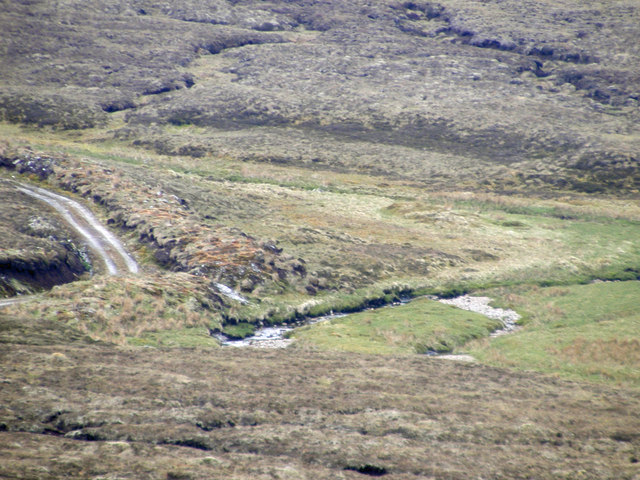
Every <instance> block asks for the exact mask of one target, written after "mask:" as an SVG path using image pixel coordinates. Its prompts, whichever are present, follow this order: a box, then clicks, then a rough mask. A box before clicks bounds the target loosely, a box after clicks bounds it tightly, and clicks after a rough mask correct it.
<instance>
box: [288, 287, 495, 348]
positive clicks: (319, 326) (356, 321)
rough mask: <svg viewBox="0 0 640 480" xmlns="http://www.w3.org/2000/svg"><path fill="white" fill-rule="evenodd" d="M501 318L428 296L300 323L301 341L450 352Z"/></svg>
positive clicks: (296, 335)
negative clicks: (327, 319) (314, 322)
mask: <svg viewBox="0 0 640 480" xmlns="http://www.w3.org/2000/svg"><path fill="white" fill-rule="evenodd" d="M500 325H501V323H500V322H499V321H496V320H491V319H489V318H487V317H485V316H483V315H479V314H477V313H472V312H467V311H464V310H460V309H458V308H455V307H451V306H448V305H444V304H441V303H438V302H437V301H433V300H429V299H426V298H419V299H416V300H414V301H412V302H410V303H408V304H405V305H400V306H393V307H386V308H382V309H378V310H368V311H364V312H360V313H355V314H352V315H348V316H346V317H339V318H335V319H332V320H329V321H325V322H320V323H316V324H314V325H309V326H306V327H302V328H299V329H297V330H295V332H294V333H293V338H294V339H296V341H297V344H298V345H300V346H304V345H313V346H316V347H318V348H321V349H326V350H341V351H348V352H360V353H380V354H412V353H426V352H428V351H437V352H448V351H451V350H452V349H453V348H455V347H456V346H459V345H462V344H464V343H465V342H467V341H469V340H471V339H473V338H479V337H485V336H487V335H488V334H489V333H490V332H491V331H492V330H495V329H497V328H499V327H500Z"/></svg>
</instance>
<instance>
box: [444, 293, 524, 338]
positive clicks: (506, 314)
mask: <svg viewBox="0 0 640 480" xmlns="http://www.w3.org/2000/svg"><path fill="white" fill-rule="evenodd" d="M492 300H493V299H491V298H490V297H474V296H472V295H462V296H460V297H455V298H441V299H438V301H439V302H441V303H444V304H446V305H452V306H454V307H457V308H461V309H462V310H467V311H469V312H475V313H479V314H481V315H484V316H485V317H488V318H491V319H494V320H500V321H501V322H502V325H503V328H501V329H499V330H496V331H494V332H492V333H491V337H499V336H500V335H504V334H506V333H511V332H513V331H514V330H516V328H518V325H517V322H518V320H520V318H521V317H520V315H519V314H518V313H517V312H515V311H513V310H509V309H504V308H496V307H492V306H490V305H489V303H491V302H492Z"/></svg>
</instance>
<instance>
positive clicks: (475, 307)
mask: <svg viewBox="0 0 640 480" xmlns="http://www.w3.org/2000/svg"><path fill="white" fill-rule="evenodd" d="M430 298H432V299H433V300H437V301H439V302H442V303H445V304H447V305H452V306H454V307H457V308H461V309H463V310H468V311H471V312H475V313H479V314H481V315H484V316H486V317H489V318H492V319H495V320H500V321H501V322H502V325H503V327H502V328H501V329H499V330H496V331H494V332H493V333H491V336H492V337H497V336H499V335H504V334H506V333H510V332H512V331H514V330H515V329H516V328H517V323H516V322H517V321H518V320H519V319H520V315H518V313H516V312H515V311H513V310H508V309H503V308H494V307H491V306H489V303H490V302H491V298H489V297H474V296H472V295H462V296H460V297H455V298H449V299H444V298H437V297H430ZM409 301H410V300H409ZM401 303H406V302H401ZM381 308H385V307H381ZM344 316H346V314H331V315H326V316H323V317H318V318H314V319H311V320H309V321H307V322H305V323H304V325H312V324H314V323H318V322H323V321H327V320H332V319H334V318H339V317H344ZM298 326H301V325H298ZM295 328H296V326H292V325H277V326H271V327H264V328H261V329H258V330H256V332H255V334H254V335H252V336H250V337H247V338H244V339H242V340H232V339H229V338H227V337H225V336H224V335H223V334H220V333H218V334H216V335H215V337H216V338H217V339H218V340H220V343H221V344H222V345H223V346H227V347H252V348H285V347H287V346H288V345H289V344H291V342H293V340H291V339H289V338H286V334H287V332H290V331H292V330H294V329H295ZM434 355H436V354H435V352H434ZM441 357H442V358H451V359H452V360H461V361H470V360H472V359H471V357H469V356H468V355H441Z"/></svg>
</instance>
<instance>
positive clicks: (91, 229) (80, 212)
mask: <svg viewBox="0 0 640 480" xmlns="http://www.w3.org/2000/svg"><path fill="white" fill-rule="evenodd" d="M16 188H17V189H18V190H19V191H21V192H22V193H25V194H27V195H29V196H31V197H33V198H36V199H38V200H40V201H42V202H44V203H46V204H48V205H50V206H51V207H53V208H54V209H55V210H56V211H58V212H59V213H60V215H62V217H63V218H64V220H65V221H66V222H67V223H68V224H69V225H70V226H71V227H72V228H73V229H74V230H76V232H77V233H78V234H79V235H80V236H81V237H82V238H83V239H84V240H85V241H86V242H87V244H88V245H89V247H90V248H91V250H92V251H93V252H94V253H95V254H96V255H97V256H98V257H100V259H101V260H102V262H103V263H104V265H105V267H106V270H107V272H108V274H109V275H120V274H122V273H138V270H139V268H138V264H137V262H136V261H135V260H134V259H133V257H131V255H129V254H128V253H127V251H126V250H125V249H124V247H123V246H122V243H121V242H120V240H118V239H117V238H116V236H115V235H113V234H112V233H111V232H110V231H109V230H107V229H106V228H105V227H104V226H103V225H102V224H101V223H100V222H99V221H98V219H96V217H95V216H94V215H93V213H91V211H90V210H89V209H87V208H86V207H84V206H83V205H81V204H80V203H78V202H76V201H75V200H71V199H70V198H67V197H64V196H62V195H58V194H57V193H53V192H50V191H48V190H45V189H44V188H40V187H33V186H29V185H25V184H18V185H17V186H16Z"/></svg>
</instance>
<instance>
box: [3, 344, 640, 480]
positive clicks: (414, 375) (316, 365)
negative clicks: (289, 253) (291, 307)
mask: <svg viewBox="0 0 640 480" xmlns="http://www.w3.org/2000/svg"><path fill="white" fill-rule="evenodd" d="M0 372H1V373H2V378H3V382H4V383H3V388H2V390H0V401H1V402H2V405H3V407H4V408H3V409H2V410H0V425H3V429H4V430H5V431H4V432H2V433H0V440H1V441H0V476H8V477H12V476H13V477H15V476H17V477H20V478H26V477H30V476H33V477H35V476H37V477H38V478H59V477H63V476H65V477H68V478H95V477H101V476H104V475H107V474H108V475H111V476H114V477H118V478H154V479H155V478H158V479H165V478H191V479H204V478H216V479H217V478H220V479H222V478H234V479H238V480H243V479H249V478H251V479H256V478H258V479H273V478H316V479H329V478H330V479H335V478H343V479H356V478H364V477H363V476H362V475H361V474H360V473H358V472H356V471H355V469H357V468H360V467H364V466H366V465H370V466H372V467H377V468H379V469H384V470H386V472H387V475H386V476H385V477H384V478H389V479H407V480H408V479H411V478H438V479H440V478H447V479H451V480H458V479H459V480H462V479H465V480H466V479H468V478H496V479H507V478H508V479H524V478H536V479H551V478H553V479H557V478H567V479H568V478H575V474H576V472H584V477H585V478H592V479H613V478H616V479H631V478H634V475H635V474H636V473H637V463H635V462H637V459H638V458H639V457H640V437H639V436H638V435H637V432H638V431H639V430H640V423H638V417H637V415H635V412H637V411H638V409H639V408H640V397H639V396H638V392H637V391H629V390H624V389H612V388H603V387H598V386H594V385H585V384H578V383H567V382H563V381H559V380H557V379H553V378H545V377H541V376H536V375H533V374H523V373H510V372H508V371H505V370H500V369H493V368H487V367H481V366H477V365H459V364H455V363H448V362H446V361H443V360H438V359H431V358H428V357H424V356H409V357H406V356H405V357H402V356H395V357H394V356H389V357H384V358H382V357H374V356H366V355H354V354H337V353H318V352H311V351H304V352H303V351H290V352H287V351H277V352H262V351H253V350H249V351H247V350H244V351H238V350H226V349H225V350H181V349H172V350H170V351H167V350H156V349H121V348H114V347H110V346H82V345H76V346H65V345H54V346H41V347H37V346H33V347H29V346H24V345H23V346H20V345H15V346H11V345H9V346H7V347H6V348H4V350H3V353H2V363H1V367H0ZM44 433H49V435H43V434H44ZM44 469H46V470H44ZM350 469H353V470H350Z"/></svg>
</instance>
